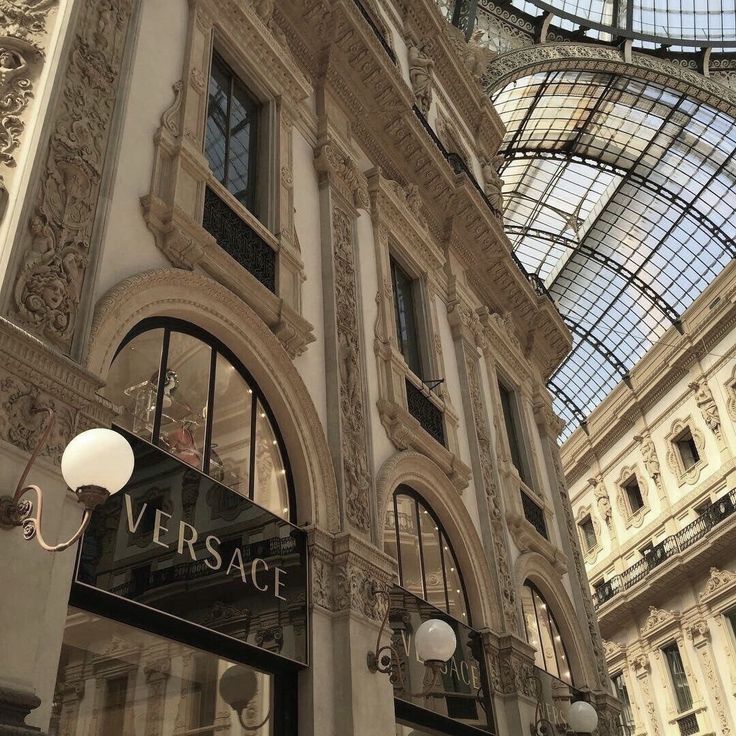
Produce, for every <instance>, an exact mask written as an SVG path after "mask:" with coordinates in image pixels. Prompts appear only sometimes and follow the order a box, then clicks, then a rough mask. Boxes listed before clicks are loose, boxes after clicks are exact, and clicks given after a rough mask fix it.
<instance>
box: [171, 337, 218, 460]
mask: <svg viewBox="0 0 736 736" xmlns="http://www.w3.org/2000/svg"><path fill="white" fill-rule="evenodd" d="M210 362H211V350H210V347H209V345H206V344H205V343H203V342H202V341H201V340H197V338H195V337H191V336H190V335H185V334H184V333H182V332H171V336H170V339H169V354H168V357H167V361H166V384H165V386H164V399H163V409H162V412H161V433H160V435H159V441H158V443H159V445H160V446H161V447H163V448H164V449H165V450H167V451H168V452H170V453H171V454H172V455H174V456H176V457H177V458H179V460H182V461H183V462H185V463H189V464H190V465H193V466H194V467H196V468H200V469H201V468H202V461H203V458H204V451H203V450H204V425H205V420H206V417H207V396H208V392H209V377H210Z"/></svg>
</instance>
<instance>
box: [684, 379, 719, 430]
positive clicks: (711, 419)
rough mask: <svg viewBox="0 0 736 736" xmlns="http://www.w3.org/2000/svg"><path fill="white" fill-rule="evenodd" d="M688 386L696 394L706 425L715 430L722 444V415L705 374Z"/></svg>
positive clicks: (696, 400)
mask: <svg viewBox="0 0 736 736" xmlns="http://www.w3.org/2000/svg"><path fill="white" fill-rule="evenodd" d="M688 387H689V388H690V389H691V390H692V391H693V393H694V394H695V403H696V404H697V405H698V408H699V409H700V413H701V414H702V416H703V421H704V422H705V426H706V427H708V429H709V430H710V431H711V432H713V434H714V435H715V436H716V439H717V440H718V442H719V443H720V444H722V443H723V435H722V434H721V416H720V414H719V413H718V406H717V405H716V400H715V399H714V398H713V392H712V391H711V390H710V387H709V386H708V381H707V379H706V378H705V376H700V378H699V379H698V380H697V381H693V382H692V383H689V384H688Z"/></svg>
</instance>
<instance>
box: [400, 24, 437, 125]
mask: <svg viewBox="0 0 736 736" xmlns="http://www.w3.org/2000/svg"><path fill="white" fill-rule="evenodd" d="M406 44H407V49H408V50H407V56H408V60H409V80H410V81H411V87H412V89H413V91H414V98H415V99H416V103H417V107H418V108H419V110H420V111H421V112H422V114H423V115H427V113H428V112H429V108H430V105H431V104H432V87H433V85H434V61H433V60H432V58H431V57H430V56H429V54H428V53H427V48H426V47H427V44H426V43H423V44H420V42H419V41H417V39H416V38H414V37H412V36H410V37H409V38H407V40H406Z"/></svg>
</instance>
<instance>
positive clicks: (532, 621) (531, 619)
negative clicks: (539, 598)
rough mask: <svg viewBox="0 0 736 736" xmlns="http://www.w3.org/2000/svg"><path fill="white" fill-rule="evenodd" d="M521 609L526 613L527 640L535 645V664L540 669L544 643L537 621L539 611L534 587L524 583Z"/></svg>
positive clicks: (542, 666) (542, 661) (541, 667)
mask: <svg viewBox="0 0 736 736" xmlns="http://www.w3.org/2000/svg"><path fill="white" fill-rule="evenodd" d="M521 610H522V613H523V615H524V628H525V629H526V640H527V641H528V642H529V644H530V646H533V647H534V650H535V652H534V664H535V665H536V666H537V667H539V668H540V669H546V667H545V666H544V655H543V654H542V643H541V637H540V635H539V625H538V623H537V613H536V610H535V608H534V600H533V598H532V589H531V588H530V587H529V586H527V585H524V586H523V587H522V588H521Z"/></svg>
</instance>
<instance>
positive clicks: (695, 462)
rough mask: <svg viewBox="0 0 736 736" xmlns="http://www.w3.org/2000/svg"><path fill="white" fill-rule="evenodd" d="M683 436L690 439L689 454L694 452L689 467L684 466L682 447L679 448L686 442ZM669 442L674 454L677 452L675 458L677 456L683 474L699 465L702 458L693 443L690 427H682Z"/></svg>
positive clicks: (693, 438) (695, 444)
mask: <svg viewBox="0 0 736 736" xmlns="http://www.w3.org/2000/svg"><path fill="white" fill-rule="evenodd" d="M685 435H688V436H689V438H690V442H689V443H688V449H689V450H690V451H691V452H692V450H693V449H694V451H695V459H694V460H693V462H692V463H690V464H689V465H686V464H685V458H684V456H683V453H682V446H681V443H682V442H684V441H686V440H685V439H684V438H685ZM671 441H672V444H673V445H674V448H675V452H677V456H678V458H679V460H680V463H681V467H682V469H683V473H688V472H690V471H691V470H693V469H694V468H695V467H696V466H697V465H698V463H700V462H701V461H702V459H703V458H702V456H701V454H700V450H699V449H698V446H697V443H696V442H695V435H694V434H693V430H692V428H691V427H690V425H689V424H688V425H687V426H685V427H683V428H682V429H681V430H680V431H679V432H678V433H677V434H676V435H675V436H674V437H673V438H672V440H671ZM690 445H692V447H690Z"/></svg>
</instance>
